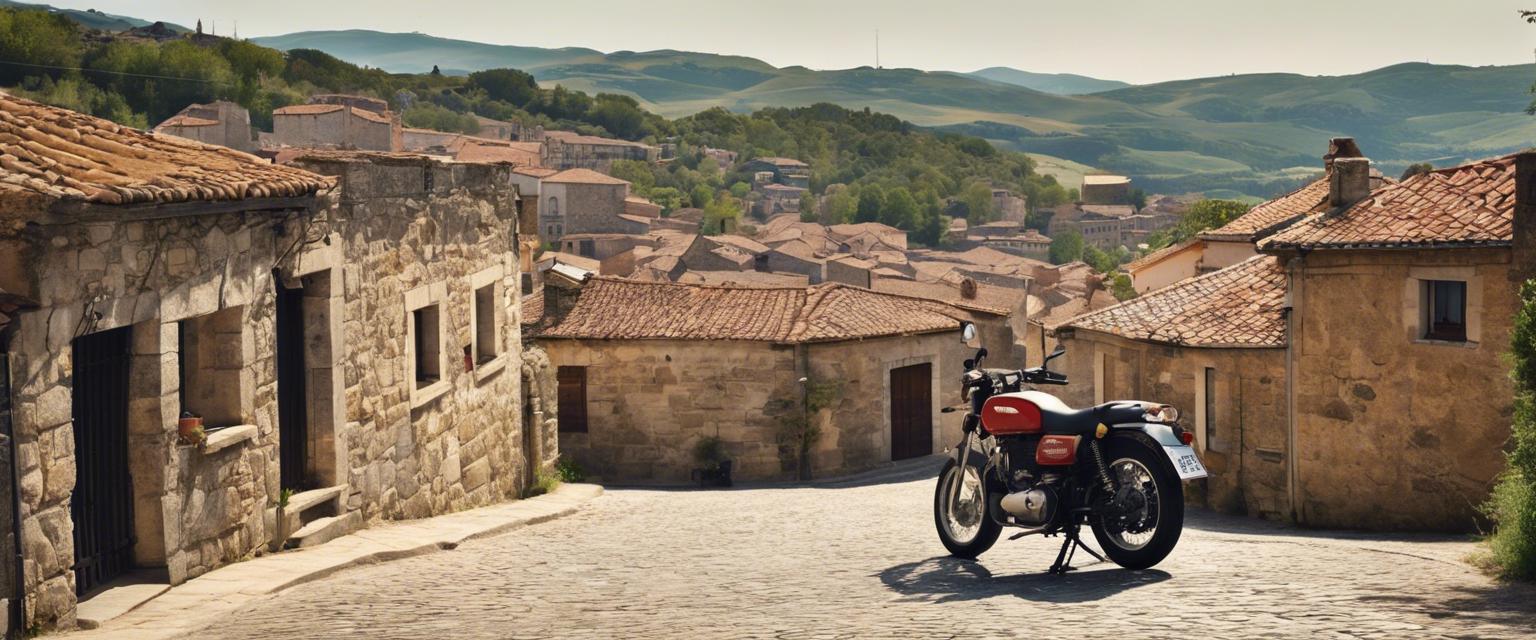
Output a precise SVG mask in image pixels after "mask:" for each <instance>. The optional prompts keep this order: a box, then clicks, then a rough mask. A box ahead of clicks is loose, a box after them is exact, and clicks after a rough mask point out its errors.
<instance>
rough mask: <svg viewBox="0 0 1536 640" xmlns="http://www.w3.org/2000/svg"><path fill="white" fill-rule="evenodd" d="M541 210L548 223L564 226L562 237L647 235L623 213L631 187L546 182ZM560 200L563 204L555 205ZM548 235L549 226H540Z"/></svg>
mask: <svg viewBox="0 0 1536 640" xmlns="http://www.w3.org/2000/svg"><path fill="white" fill-rule="evenodd" d="M539 189H540V194H539V211H540V212H541V213H540V215H541V216H542V217H543V218H544V219H547V220H550V221H552V222H555V223H557V224H559V225H561V229H560V232H559V234H557V236H556V237H548V236H549V234H548V233H546V234H545V235H546V236H547V237H546V238H545V239H546V240H558V239H559V238H558V235H565V234H578V233H636V232H640V233H643V232H644V229H643V225H642V227H641V228H639V229H638V230H637V228H636V225H635V224H634V223H630V222H628V221H626V220H624V219H623V218H620V217H619V214H622V213H624V197H625V196H626V195H628V193H629V186H628V185H623V184H575V183H563V182H546V183H544V184H543V185H542V186H540V188H539ZM554 201H557V202H558V203H559V204H558V205H556V204H554ZM540 226H541V227H543V228H544V229H545V230H546V232H547V231H548V228H549V224H548V223H547V222H546V223H542V224H540Z"/></svg>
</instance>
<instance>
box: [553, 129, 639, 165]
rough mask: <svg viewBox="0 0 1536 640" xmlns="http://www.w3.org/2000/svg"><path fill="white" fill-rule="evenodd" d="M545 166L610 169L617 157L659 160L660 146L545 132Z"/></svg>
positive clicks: (567, 132)
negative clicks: (657, 158)
mask: <svg viewBox="0 0 1536 640" xmlns="http://www.w3.org/2000/svg"><path fill="white" fill-rule="evenodd" d="M534 141H538V142H543V143H544V163H543V164H544V166H546V167H554V168H556V169H589V170H592V171H608V170H609V169H611V168H612V167H613V162H614V161H615V160H637V161H640V162H655V161H656V157H657V154H658V153H659V152H660V149H658V148H656V147H653V146H650V145H647V144H643V143H639V142H630V141H629V140H617V139H614V138H603V137H600V136H588V135H582V134H579V133H575V132H572V131H545V132H543V133H542V136H540V137H538V138H537V139H536V140H534Z"/></svg>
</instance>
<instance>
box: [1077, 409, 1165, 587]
mask: <svg viewBox="0 0 1536 640" xmlns="http://www.w3.org/2000/svg"><path fill="white" fill-rule="evenodd" d="M1104 444H1105V447H1104V459H1105V460H1106V461H1107V462H1108V464H1109V477H1110V479H1111V480H1113V482H1114V485H1115V493H1114V495H1112V496H1109V497H1108V498H1107V499H1106V498H1104V497H1103V496H1102V492H1101V496H1100V500H1102V501H1103V504H1101V505H1100V506H1101V509H1100V510H1099V517H1098V518H1097V519H1096V520H1095V521H1094V523H1093V537H1094V538H1097V539H1098V541H1099V547H1100V548H1102V549H1104V555H1107V556H1109V559H1110V560H1113V561H1114V562H1115V564H1118V565H1120V566H1122V567H1125V568H1127V569H1145V568H1147V567H1150V566H1152V565H1155V564H1157V563H1159V562H1162V560H1163V558H1166V557H1168V554H1169V553H1171V552H1172V551H1173V547H1174V545H1176V544H1178V542H1179V534H1180V533H1182V532H1183V529H1184V487H1183V485H1181V484H1180V483H1179V478H1178V476H1176V475H1174V473H1173V470H1172V469H1170V468H1169V467H1168V462H1167V461H1166V460H1164V459H1162V455H1163V453H1162V452H1161V451H1156V450H1154V449H1152V447H1151V445H1148V444H1145V443H1143V442H1141V441H1140V440H1136V439H1132V438H1113V439H1110V440H1108V441H1107V442H1105V443H1104Z"/></svg>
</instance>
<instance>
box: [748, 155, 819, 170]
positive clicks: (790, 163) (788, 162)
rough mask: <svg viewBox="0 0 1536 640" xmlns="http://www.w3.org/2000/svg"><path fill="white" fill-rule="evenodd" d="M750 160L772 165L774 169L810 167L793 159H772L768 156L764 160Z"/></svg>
mask: <svg viewBox="0 0 1536 640" xmlns="http://www.w3.org/2000/svg"><path fill="white" fill-rule="evenodd" d="M752 160H753V161H754V162H765V163H768V164H771V165H774V166H776V167H796V168H798V167H809V166H811V165H808V164H806V163H804V162H801V161H799V160H796V159H794V158H779V157H772V156H770V157H766V158H753V159H752Z"/></svg>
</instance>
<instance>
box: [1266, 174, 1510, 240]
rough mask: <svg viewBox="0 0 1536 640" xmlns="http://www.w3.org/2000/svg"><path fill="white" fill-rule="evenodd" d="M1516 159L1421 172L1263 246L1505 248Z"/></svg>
mask: <svg viewBox="0 0 1536 640" xmlns="http://www.w3.org/2000/svg"><path fill="white" fill-rule="evenodd" d="M1514 207H1515V156H1513V155H1509V156H1504V157H1501V158H1495V159H1492V160H1484V161H1481V162H1474V163H1472V164H1467V165H1462V166H1459V167H1452V168H1448V169H1440V170H1436V171H1430V172H1428V173H1422V174H1419V175H1416V176H1414V177H1412V178H1409V179H1407V180H1404V181H1402V182H1399V183H1396V184H1389V185H1387V186H1384V187H1382V188H1380V189H1377V190H1375V191H1372V192H1371V195H1370V196H1369V197H1367V198H1366V199H1364V200H1361V201H1360V202H1357V203H1355V204H1354V205H1353V206H1351V207H1349V208H1348V209H1346V210H1344V211H1342V212H1331V211H1330V212H1323V213H1316V214H1313V215H1311V216H1309V217H1307V218H1306V219H1304V220H1302V221H1300V222H1297V223H1296V224H1293V225H1291V226H1290V227H1289V228H1287V229H1286V230H1284V231H1281V232H1280V233H1277V234H1275V235H1273V236H1270V237H1269V238H1267V239H1265V240H1263V241H1261V242H1260V244H1259V247H1260V248H1261V249H1288V248H1378V247H1434V246H1479V245H1482V246H1507V245H1509V244H1510V242H1511V240H1512V239H1513V234H1514V231H1513V227H1512V224H1513V220H1514Z"/></svg>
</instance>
